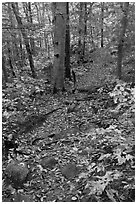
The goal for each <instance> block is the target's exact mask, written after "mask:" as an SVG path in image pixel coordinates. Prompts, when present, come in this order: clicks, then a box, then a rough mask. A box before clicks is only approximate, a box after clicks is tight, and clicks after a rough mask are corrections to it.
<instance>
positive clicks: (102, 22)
mask: <svg viewBox="0 0 137 204" xmlns="http://www.w3.org/2000/svg"><path fill="white" fill-rule="evenodd" d="M103 30H104V2H101V47H103V46H104V41H103V37H104V36H103Z"/></svg>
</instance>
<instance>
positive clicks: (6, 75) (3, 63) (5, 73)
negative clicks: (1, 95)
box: [2, 56, 8, 87]
mask: <svg viewBox="0 0 137 204" xmlns="http://www.w3.org/2000/svg"><path fill="white" fill-rule="evenodd" d="M2 71H3V76H4V81H3V85H4V87H6V83H7V82H8V73H7V69H6V66H5V56H2Z"/></svg>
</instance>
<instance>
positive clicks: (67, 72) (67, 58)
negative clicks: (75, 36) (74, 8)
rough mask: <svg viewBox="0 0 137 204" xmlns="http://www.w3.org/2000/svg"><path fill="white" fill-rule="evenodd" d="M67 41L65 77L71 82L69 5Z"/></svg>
mask: <svg viewBox="0 0 137 204" xmlns="http://www.w3.org/2000/svg"><path fill="white" fill-rule="evenodd" d="M66 4H67V5H66V14H67V18H66V40H65V77H66V78H68V79H70V80H71V72H70V29H69V3H68V2H67V3H66Z"/></svg>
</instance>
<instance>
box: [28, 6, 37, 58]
mask: <svg viewBox="0 0 137 204" xmlns="http://www.w3.org/2000/svg"><path fill="white" fill-rule="evenodd" d="M28 10H29V18H30V23H31V25H33V18H32V11H31V2H28ZM33 35H34V33H33V31H31V37H30V45H31V51H32V54H34V55H35V42H34V38H33Z"/></svg>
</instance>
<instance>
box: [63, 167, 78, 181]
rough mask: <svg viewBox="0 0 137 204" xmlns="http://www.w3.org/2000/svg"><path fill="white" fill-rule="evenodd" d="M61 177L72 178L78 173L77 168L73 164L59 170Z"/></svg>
mask: <svg viewBox="0 0 137 204" xmlns="http://www.w3.org/2000/svg"><path fill="white" fill-rule="evenodd" d="M61 172H62V175H63V176H64V177H65V178H67V179H70V178H74V177H75V176H76V175H77V174H78V173H79V168H78V167H77V166H76V164H75V163H69V164H67V165H66V166H64V167H63V168H62V169H61Z"/></svg>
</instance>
